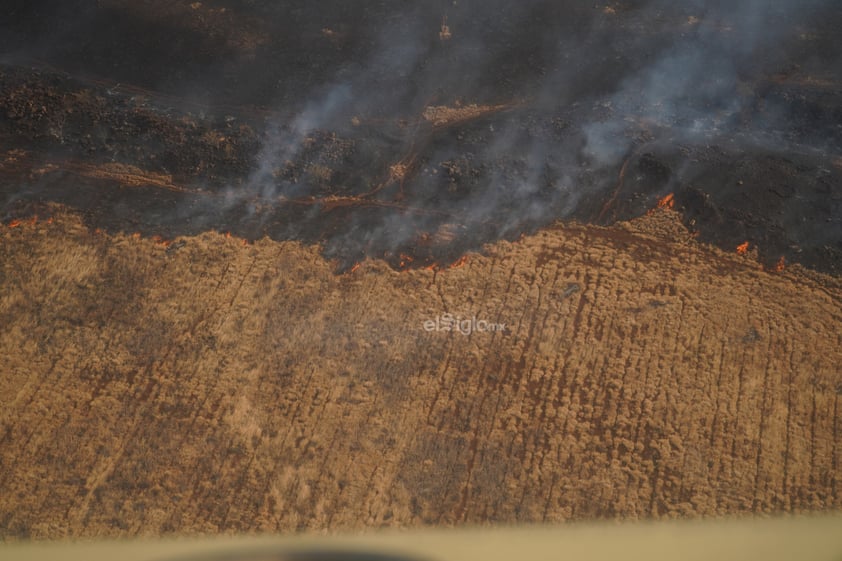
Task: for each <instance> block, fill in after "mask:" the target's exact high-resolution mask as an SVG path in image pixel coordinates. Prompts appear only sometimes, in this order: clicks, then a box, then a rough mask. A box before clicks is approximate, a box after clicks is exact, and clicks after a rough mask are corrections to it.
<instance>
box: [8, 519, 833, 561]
mask: <svg viewBox="0 0 842 561" xmlns="http://www.w3.org/2000/svg"><path fill="white" fill-rule="evenodd" d="M6 559H8V560H15V561H30V560H32V561H35V560H38V561H52V560H59V559H60V560H63V561H64V560H80V561H81V560H85V561H100V560H101V561H106V560H109V561H110V560H113V559H117V560H119V561H436V560H440V561H449V560H453V561H456V560H473V559H478V560H479V559H482V560H489V561H496V560H500V561H503V560H517V561H533V560H534V561H540V560H550V559H575V560H596V559H600V560H602V559H605V560H608V559H612V560H613V559H622V560H628V561H634V560H638V559H640V560H646V561H657V560H661V559H664V560H666V559H670V560H672V559H682V560H695V559H699V560H701V559H715V560H717V561H724V560H730V559H734V560H737V559H762V560H764V561H775V560H792V559H799V560H803V561H812V560H816V561H818V560H828V561H831V560H833V561H842V514H839V513H837V514H832V515H822V516H819V515H812V516H787V517H776V518H767V519H758V518H750V519H723V520H711V521H675V522H643V523H611V522H608V523H601V524H597V523H592V524H584V523H572V524H567V525H565V526H560V527H554V526H530V527H505V528H470V529H427V530H406V531H395V530H388V531H381V532H377V531H372V532H370V533H366V534H361V535H355V536H323V537H319V536H309V535H298V536H289V537H272V536H261V537H218V538H217V537H212V538H204V539H203V538H182V539H166V540H137V541H108V542H97V541H84V542H82V541H80V542H34V543H17V544H10V545H4V546H0V560H6Z"/></svg>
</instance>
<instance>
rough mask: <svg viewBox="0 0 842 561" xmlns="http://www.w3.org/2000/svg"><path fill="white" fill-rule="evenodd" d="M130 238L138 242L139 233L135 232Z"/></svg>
mask: <svg viewBox="0 0 842 561" xmlns="http://www.w3.org/2000/svg"><path fill="white" fill-rule="evenodd" d="M132 238H133V239H135V240H139V239H140V232H135V233H134V234H132Z"/></svg>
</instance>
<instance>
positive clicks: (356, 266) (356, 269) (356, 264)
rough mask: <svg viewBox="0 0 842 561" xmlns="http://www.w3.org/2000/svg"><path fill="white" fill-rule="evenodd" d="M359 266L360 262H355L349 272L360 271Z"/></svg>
mask: <svg viewBox="0 0 842 561" xmlns="http://www.w3.org/2000/svg"><path fill="white" fill-rule="evenodd" d="M359 268H360V264H359V263H354V266H353V267H351V270H350V271H349V272H351V273H354V272H356V271H358V270H359Z"/></svg>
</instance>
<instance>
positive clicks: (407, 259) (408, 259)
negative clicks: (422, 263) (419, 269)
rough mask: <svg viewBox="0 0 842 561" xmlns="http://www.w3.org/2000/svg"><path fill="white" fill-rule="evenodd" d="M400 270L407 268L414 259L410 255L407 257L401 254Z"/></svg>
mask: <svg viewBox="0 0 842 561" xmlns="http://www.w3.org/2000/svg"><path fill="white" fill-rule="evenodd" d="M400 258H401V265H400V266H401V269H405V268H406V267H408V266H409V265H410V264H411V263H412V262H413V261H415V259H414V258H413V257H412V256H411V255H407V254H406V253H401V255H400Z"/></svg>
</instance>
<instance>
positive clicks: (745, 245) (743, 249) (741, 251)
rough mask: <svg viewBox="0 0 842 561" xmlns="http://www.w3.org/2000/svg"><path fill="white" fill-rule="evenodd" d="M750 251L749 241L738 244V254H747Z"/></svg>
mask: <svg viewBox="0 0 842 561" xmlns="http://www.w3.org/2000/svg"><path fill="white" fill-rule="evenodd" d="M746 253H748V242H743V243H741V244H740V245H738V246H737V255H745V254H746Z"/></svg>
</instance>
